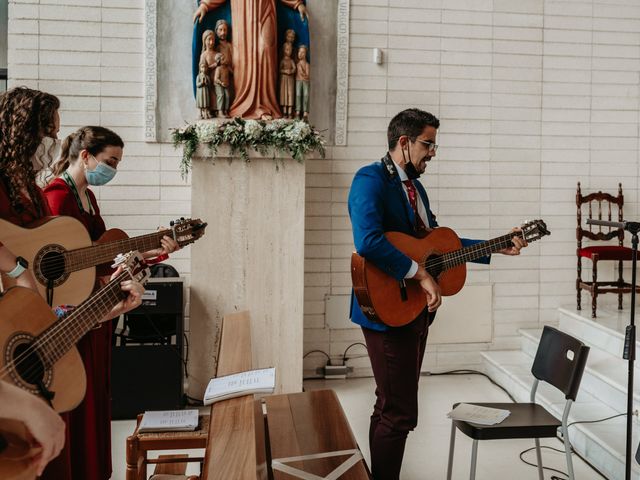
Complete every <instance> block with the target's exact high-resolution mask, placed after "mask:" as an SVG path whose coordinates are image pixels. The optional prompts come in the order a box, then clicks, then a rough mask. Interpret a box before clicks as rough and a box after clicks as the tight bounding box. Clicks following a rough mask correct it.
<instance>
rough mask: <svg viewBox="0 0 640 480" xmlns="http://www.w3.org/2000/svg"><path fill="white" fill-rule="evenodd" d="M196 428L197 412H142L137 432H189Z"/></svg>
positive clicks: (191, 410) (193, 410) (192, 410)
mask: <svg viewBox="0 0 640 480" xmlns="http://www.w3.org/2000/svg"><path fill="white" fill-rule="evenodd" d="M196 428H198V410H196V409H190V410H161V411H151V412H144V415H143V416H142V421H141V422H140V426H139V427H138V432H140V433H143V432H189V431H193V430H195V429H196Z"/></svg>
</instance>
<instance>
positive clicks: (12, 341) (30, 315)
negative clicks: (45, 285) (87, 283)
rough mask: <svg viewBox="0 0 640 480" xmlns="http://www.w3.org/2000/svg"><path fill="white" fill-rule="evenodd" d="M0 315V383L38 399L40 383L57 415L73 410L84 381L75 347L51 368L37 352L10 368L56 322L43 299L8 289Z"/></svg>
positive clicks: (0, 303)
mask: <svg viewBox="0 0 640 480" xmlns="http://www.w3.org/2000/svg"><path fill="white" fill-rule="evenodd" d="M91 286H93V283H92V284H91ZM0 315H1V317H0V348H2V351H1V352H0V353H1V356H0V379H1V380H4V381H7V382H10V383H13V384H14V385H16V386H18V387H20V388H22V389H24V390H27V391H29V392H31V393H33V394H34V395H38V396H40V397H41V395H40V390H39V389H38V387H37V385H36V381H37V380H42V383H43V384H44V386H45V388H46V389H47V390H49V391H51V392H53V393H54V397H53V398H52V399H51V403H52V405H53V408H54V409H55V410H56V411H57V412H67V411H69V410H72V409H74V408H75V407H77V406H78V405H79V404H80V402H81V401H82V399H83V398H84V394H85V390H86V388H87V380H86V377H85V371H84V365H83V363H82V359H81V357H80V354H79V353H78V350H77V349H76V348H75V347H71V348H70V349H69V351H67V352H66V353H65V354H64V355H63V356H62V357H61V358H60V359H59V360H58V361H57V362H56V363H55V364H54V365H47V362H46V360H44V357H45V356H46V355H39V354H37V352H38V350H37V349H36V353H31V356H30V357H29V361H26V362H22V363H21V364H20V365H14V363H15V360H16V358H19V356H20V355H21V354H22V352H23V351H24V349H25V348H26V347H28V346H30V345H32V342H33V340H34V338H35V337H37V336H38V335H40V334H41V333H42V332H43V331H44V330H46V329H47V328H48V327H49V326H51V325H53V324H54V323H56V322H58V319H57V318H56V316H55V315H54V314H53V312H52V311H51V308H50V307H49V306H48V305H47V303H46V302H45V301H44V299H43V298H42V297H41V296H40V295H38V294H37V293H36V292H34V291H33V290H30V289H28V288H22V287H14V288H11V289H9V290H8V291H6V292H5V293H4V295H3V296H2V297H0ZM51 348H55V346H47V347H46V348H44V350H46V349H51ZM46 353H47V352H45V354H46ZM8 364H10V365H9V366H8V367H7V365H8ZM5 367H7V368H6V372H5Z"/></svg>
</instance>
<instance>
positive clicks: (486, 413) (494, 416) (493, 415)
mask: <svg viewBox="0 0 640 480" xmlns="http://www.w3.org/2000/svg"><path fill="white" fill-rule="evenodd" d="M510 414H511V412H510V411H509V410H502V409H500V408H489V407H481V406H479V405H471V404H469V403H461V404H459V405H458V406H457V407H456V408H454V409H453V410H451V411H450V412H449V413H447V417H449V418H450V419H452V420H461V421H463V422H471V423H477V424H479V425H496V424H498V423H501V422H502V421H503V420H504V419H505V418H507V417H508V416H509V415H510Z"/></svg>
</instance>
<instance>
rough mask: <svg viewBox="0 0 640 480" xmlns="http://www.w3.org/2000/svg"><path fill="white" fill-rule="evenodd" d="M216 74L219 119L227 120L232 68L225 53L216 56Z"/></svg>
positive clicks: (214, 80)
mask: <svg viewBox="0 0 640 480" xmlns="http://www.w3.org/2000/svg"><path fill="white" fill-rule="evenodd" d="M216 64H217V65H218V66H217V67H216V73H215V75H214V79H213V82H214V84H215V88H216V104H217V107H218V117H220V118H227V117H228V116H229V79H230V78H231V73H232V70H231V67H230V66H229V60H228V59H227V56H226V55H225V54H224V53H217V54H216Z"/></svg>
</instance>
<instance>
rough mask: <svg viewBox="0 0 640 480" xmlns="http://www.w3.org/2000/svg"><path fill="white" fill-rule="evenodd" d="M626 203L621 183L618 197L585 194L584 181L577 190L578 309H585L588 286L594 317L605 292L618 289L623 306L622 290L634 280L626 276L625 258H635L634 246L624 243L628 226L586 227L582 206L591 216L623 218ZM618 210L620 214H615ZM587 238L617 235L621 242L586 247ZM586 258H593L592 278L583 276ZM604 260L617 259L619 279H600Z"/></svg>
mask: <svg viewBox="0 0 640 480" xmlns="http://www.w3.org/2000/svg"><path fill="white" fill-rule="evenodd" d="M584 204H588V206H587V207H583V205H584ZM623 205H624V196H623V195H622V184H621V183H619V184H618V195H617V196H615V197H614V196H613V195H611V194H608V193H602V192H601V191H599V192H597V193H591V194H589V195H585V196H583V195H582V192H581V190H580V182H578V191H577V193H576V207H577V220H578V226H577V227H576V239H577V241H578V248H577V250H576V255H577V257H578V265H577V270H578V271H577V278H576V292H577V304H578V305H577V307H578V310H581V309H582V306H581V294H582V290H587V291H588V292H589V293H591V317H592V318H596V308H597V304H598V303H597V302H598V300H597V299H598V295H599V294H601V293H617V294H618V308H619V309H620V310H622V294H623V293H629V292H631V284H630V283H627V282H625V281H624V279H623V276H622V273H623V264H624V262H627V261H631V248H629V247H625V246H624V245H623V243H624V230H622V229H614V228H611V227H601V226H594V225H589V228H588V230H587V229H584V228H582V227H583V225H582V213H583V212H582V210H583V208H585V209H586V211H587V214H588V218H590V219H598V220H608V221H618V222H620V221H622V220H623V213H622V209H623ZM616 210H617V215H616V214H615V211H616ZM583 239H589V240H591V241H595V242H597V241H607V242H610V241H611V240H613V239H617V245H611V244H609V245H598V246H594V245H589V246H586V247H585V246H583V244H582V242H583ZM583 258H587V259H590V260H591V262H592V271H591V281H586V280H582V259H583ZM601 261H613V262H617V267H618V275H617V277H618V278H617V279H616V280H609V281H603V280H598V262H601Z"/></svg>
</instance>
